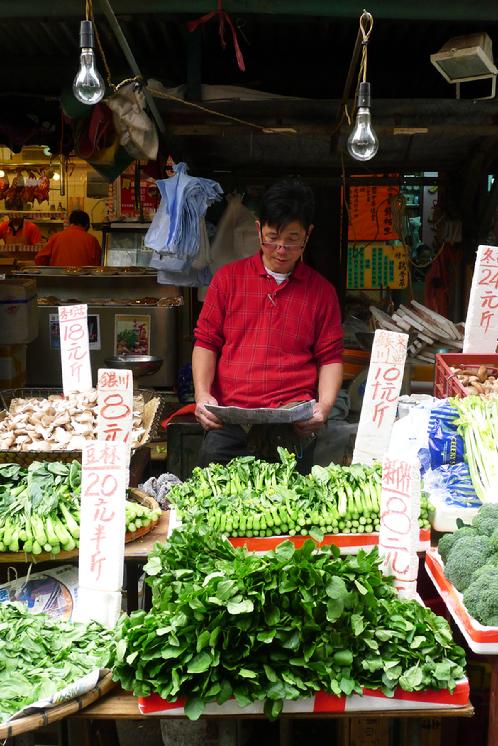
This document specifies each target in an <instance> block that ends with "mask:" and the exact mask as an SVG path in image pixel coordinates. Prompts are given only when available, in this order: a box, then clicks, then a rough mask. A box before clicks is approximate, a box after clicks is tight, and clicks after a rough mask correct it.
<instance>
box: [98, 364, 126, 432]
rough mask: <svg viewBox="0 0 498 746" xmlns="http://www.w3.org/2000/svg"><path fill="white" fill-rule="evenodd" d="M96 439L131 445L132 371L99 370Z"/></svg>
mask: <svg viewBox="0 0 498 746" xmlns="http://www.w3.org/2000/svg"><path fill="white" fill-rule="evenodd" d="M97 390H98V399H97V405H98V415H97V438H98V439H99V440H111V441H119V440H122V441H123V442H125V443H128V444H130V440H131V431H132V427H133V374H132V372H131V370H113V369H112V368H101V369H99V373H98V384H97Z"/></svg>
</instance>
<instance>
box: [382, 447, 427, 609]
mask: <svg viewBox="0 0 498 746" xmlns="http://www.w3.org/2000/svg"><path fill="white" fill-rule="evenodd" d="M419 514H420V471H419V463H418V461H417V459H399V458H391V457H389V456H386V457H385V459H384V461H383V464H382V496H381V501H380V532H379V555H380V556H381V557H383V561H382V570H383V572H384V573H385V574H386V575H393V576H394V579H395V585H396V588H397V589H398V592H399V595H400V596H403V597H405V598H414V597H415V595H416V590H417V575H418V556H417V546H418V539H419V532H420V529H419Z"/></svg>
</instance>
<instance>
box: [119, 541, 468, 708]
mask: <svg viewBox="0 0 498 746" xmlns="http://www.w3.org/2000/svg"><path fill="white" fill-rule="evenodd" d="M314 549H315V545H314V543H313V542H312V541H307V542H305V544H304V546H303V547H302V549H299V550H296V549H295V547H294V546H293V544H291V542H284V543H283V544H281V545H280V546H279V547H277V549H276V550H275V551H273V552H271V553H269V554H267V555H263V556H259V555H255V554H248V553H247V552H246V551H245V550H244V549H234V548H233V547H232V546H231V545H230V544H229V543H228V542H227V541H225V540H224V539H222V538H221V537H220V535H219V534H217V533H216V532H212V531H210V530H209V529H207V528H206V527H194V528H192V527H191V528H190V529H189V530H187V529H186V528H185V529H184V530H182V531H175V532H173V535H172V536H171V538H170V540H169V542H168V543H167V544H166V545H159V544H157V545H156V546H155V548H154V550H153V552H152V555H151V556H150V558H149V562H148V564H147V565H146V567H145V570H146V573H147V574H148V579H147V582H148V584H149V585H150V586H151V588H152V598H153V606H152V609H151V611H150V612H149V613H147V614H146V613H145V612H143V611H139V612H135V613H133V614H131V616H129V617H123V618H122V619H121V620H120V622H119V623H118V628H117V639H118V641H119V642H118V646H117V651H116V656H115V660H114V678H115V679H116V680H117V681H119V682H120V683H121V685H122V686H123V687H124V688H125V689H128V690H131V691H133V692H134V694H135V695H137V696H146V695H148V694H151V693H158V694H159V695H160V696H162V697H163V698H164V699H167V700H174V699H176V698H177V697H186V698H187V700H188V705H187V708H186V714H187V716H188V717H191V718H197V717H199V716H200V715H201V714H202V711H203V707H204V705H205V704H206V703H208V702H217V703H222V702H224V701H226V699H227V698H229V697H231V696H233V697H235V699H236V700H237V702H239V703H240V704H241V705H242V706H245V705H247V704H249V703H250V702H254V701H258V700H265V713H266V714H267V716H268V717H277V716H278V714H279V712H280V711H281V707H282V702H283V700H284V699H298V698H301V697H307V696H313V694H314V693H315V692H317V691H319V690H325V691H327V692H331V693H334V694H336V695H338V696H340V695H350V694H352V693H353V692H359V693H360V692H361V691H362V687H368V688H371V689H380V690H382V691H383V692H384V693H386V694H387V695H389V696H392V694H393V693H394V690H395V689H396V687H398V686H401V687H402V688H405V689H406V690H407V691H418V690H422V689H431V688H432V689H441V688H448V689H450V690H452V689H453V688H454V687H455V682H456V681H457V680H458V679H460V678H462V676H463V675H464V669H463V666H464V664H465V654H464V651H463V650H462V648H460V647H458V646H456V645H455V644H454V642H453V640H452V636H451V632H450V629H449V626H448V624H447V622H446V621H445V620H444V619H442V618H441V617H437V616H436V615H434V614H433V613H432V612H431V611H430V610H429V609H426V608H425V607H423V606H421V605H419V604H418V603H417V602H415V601H407V600H401V599H399V598H398V597H397V594H396V591H395V589H394V587H393V584H392V579H390V578H385V577H384V576H383V575H382V574H381V572H380V570H379V557H378V554H377V552H376V550H374V551H372V552H371V553H370V554H365V553H364V552H360V553H359V554H358V555H356V556H348V557H345V558H341V557H340V556H339V550H338V549H337V548H336V547H329V548H327V549H326V550H325V551H323V552H319V553H316V552H315V551H314Z"/></svg>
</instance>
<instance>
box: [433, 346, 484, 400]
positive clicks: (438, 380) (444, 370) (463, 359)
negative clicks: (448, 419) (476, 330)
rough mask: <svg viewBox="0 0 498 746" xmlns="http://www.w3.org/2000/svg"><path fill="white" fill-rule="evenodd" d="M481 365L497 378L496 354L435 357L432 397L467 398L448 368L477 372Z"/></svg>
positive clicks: (459, 353)
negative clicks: (489, 369) (490, 370)
mask: <svg viewBox="0 0 498 746" xmlns="http://www.w3.org/2000/svg"><path fill="white" fill-rule="evenodd" d="M481 365H486V366H487V367H488V368H491V369H492V370H493V372H494V374H495V375H496V376H497V377H498V354H495V353H493V354H487V355H481V354H479V353H475V354H467V353H463V352H455V353H444V354H439V355H436V373H435V377H434V396H435V397H437V398H438V399H446V398H447V397H449V396H460V397H463V396H467V392H466V391H465V389H464V387H463V386H462V384H461V383H460V381H459V380H458V378H457V377H456V375H455V374H454V373H452V372H451V370H450V368H465V369H466V370H474V369H475V371H476V372H477V371H478V370H479V368H480V366H481Z"/></svg>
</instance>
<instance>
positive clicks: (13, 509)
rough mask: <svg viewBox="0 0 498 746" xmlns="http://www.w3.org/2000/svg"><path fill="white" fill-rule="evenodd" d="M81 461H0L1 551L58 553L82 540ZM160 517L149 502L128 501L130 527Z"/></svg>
mask: <svg viewBox="0 0 498 746" xmlns="http://www.w3.org/2000/svg"><path fill="white" fill-rule="evenodd" d="M80 493H81V464H80V463H79V462H78V461H73V462H72V463H71V464H64V463H61V462H58V461H54V462H50V461H48V462H40V461H34V462H33V463H32V464H31V465H30V466H29V467H28V468H27V469H26V468H24V467H22V466H19V465H18V464H3V465H0V552H4V551H10V552H17V551H24V552H26V553H31V554H34V555H37V554H41V552H43V551H45V552H52V553H53V554H58V552H60V551H61V549H62V550H65V551H72V550H74V549H75V548H76V547H77V546H78V544H79V541H78V539H79V535H80V529H79V515H80ZM155 518H156V513H155V512H154V511H153V510H151V509H150V508H148V507H146V506H143V505H140V504H138V503H133V502H131V501H127V502H126V527H127V530H128V531H136V530H137V529H138V528H141V527H143V526H148V525H150V523H151V522H152V521H153V520H154V519H155Z"/></svg>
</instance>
